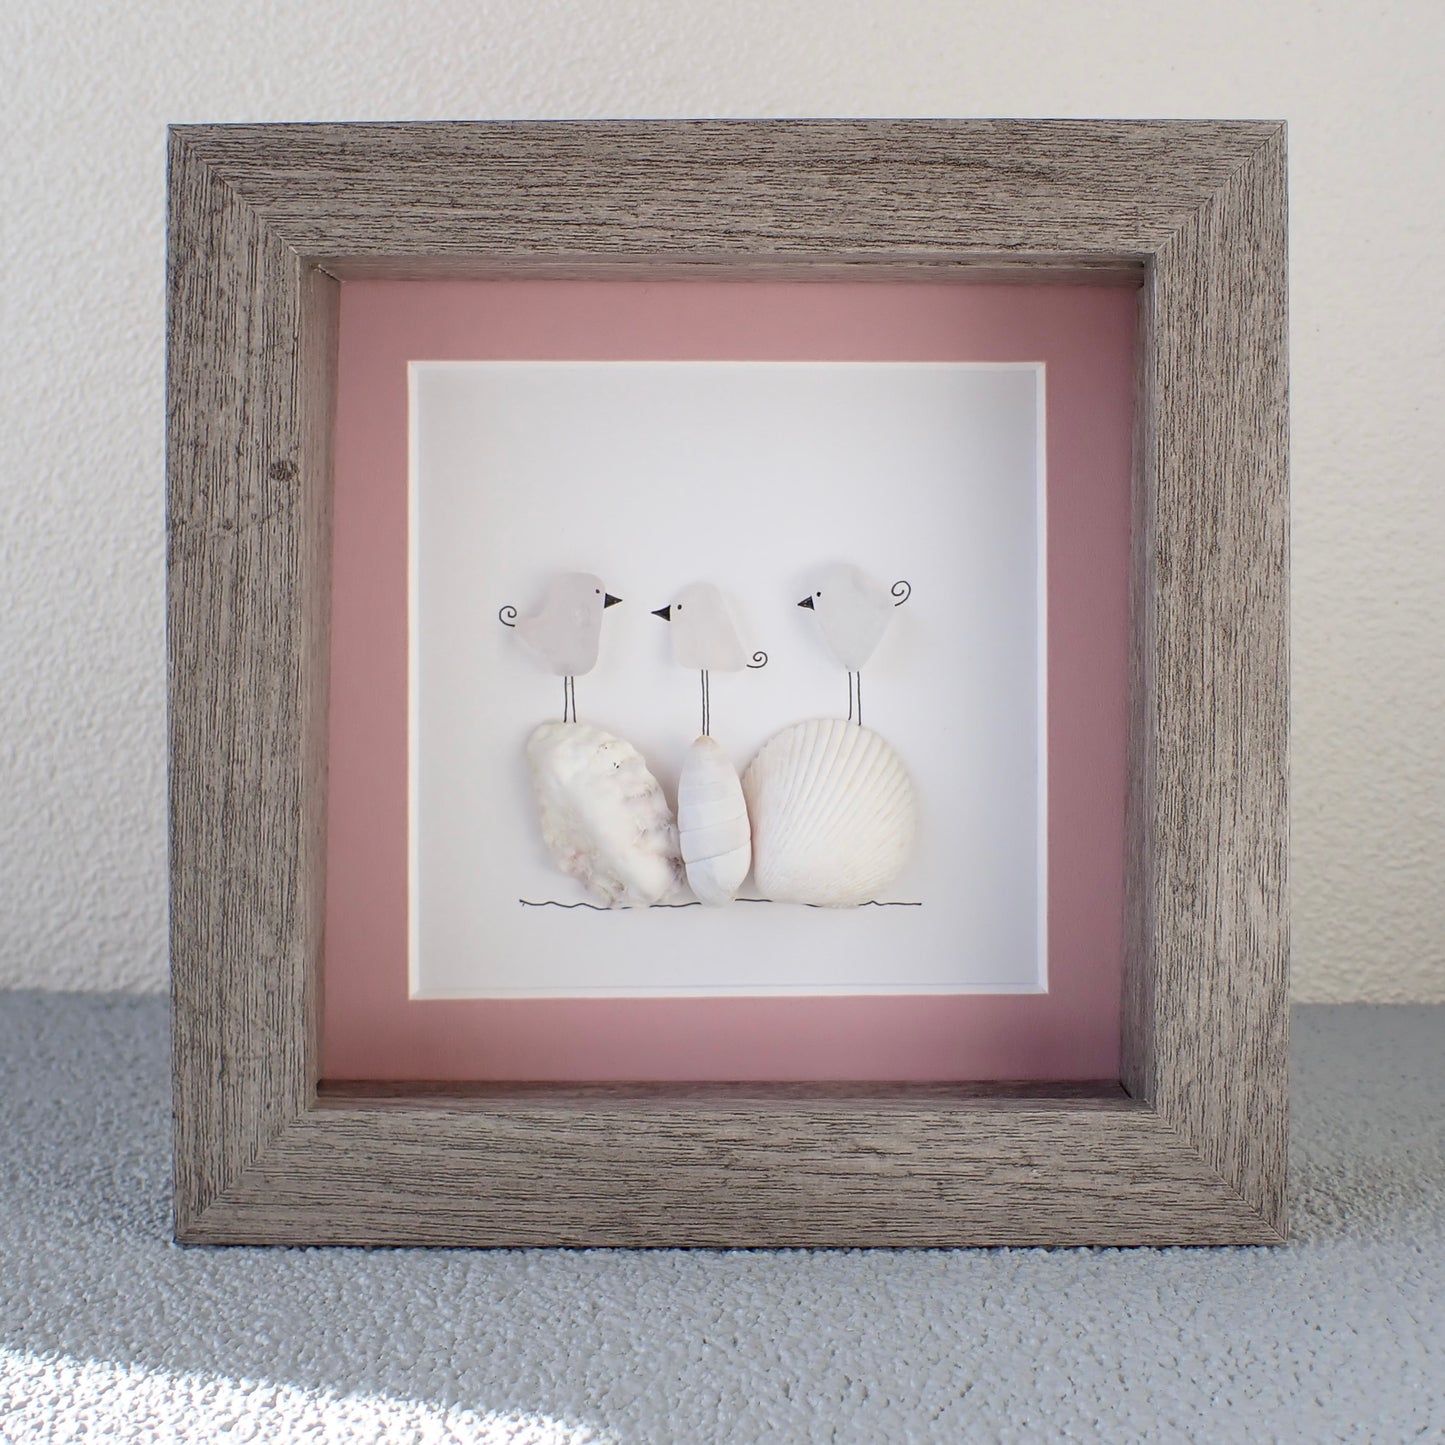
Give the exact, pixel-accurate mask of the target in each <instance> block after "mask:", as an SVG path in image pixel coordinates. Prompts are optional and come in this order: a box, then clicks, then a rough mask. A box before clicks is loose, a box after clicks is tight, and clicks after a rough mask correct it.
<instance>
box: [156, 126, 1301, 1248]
mask: <svg viewBox="0 0 1445 1445" xmlns="http://www.w3.org/2000/svg"><path fill="white" fill-rule="evenodd" d="M169 248H170V249H169V254H170V269H169V308H170V309H169V328H170V330H169V344H170V352H169V455H168V479H169V480H168V486H169V534H168V535H169V627H170V635H169V659H170V662H169V666H170V749H171V794H170V799H171V888H172V893H171V947H172V980H173V981H172V998H173V1027H174V1069H175V1230H176V1236H177V1238H178V1239H181V1240H183V1241H190V1242H197V1243H200V1242H226V1241H239V1242H287V1243H328V1242H329V1243H348V1244H370V1243H397V1244H400V1243H412V1244H446V1245H451V1244H487V1245H528V1244H536V1245H571V1244H579V1245H580V1244H610V1245H717V1246H754V1245H846V1246H855V1245H956V1244H1018V1245H1022V1244H1047V1243H1057V1244H1099V1245H1109V1244H1164V1243H1192V1244H1242V1243H1264V1242H1276V1241H1279V1240H1280V1239H1281V1238H1283V1235H1284V1230H1285V1198H1284V1185H1285V1108H1286V1104H1285V1044H1286V1036H1285V1034H1286V970H1287V954H1288V947H1287V919H1286V895H1285V861H1286V769H1287V706H1286V678H1287V643H1288V624H1287V595H1286V589H1287V570H1288V567H1287V558H1288V547H1287V509H1286V503H1287V494H1286V443H1287V426H1286V347H1285V145H1284V127H1283V125H1281V124H1278V123H1273V122H1195V121H1177V122H1176V121H1165V122H1071V121H856V122H855V121H808V122H790V121H741V122H665V123H654V122H623V123H603V124H593V123H531V122H528V123H502V124H498V123H485V124H483V123H477V124H440V125H346V126H340V125H306V126H191V127H183V128H178V129H175V130H173V131H172V133H171V141H170V234H169ZM644 273H645V274H655V275H656V274H665V275H717V274H720V273H721V274H726V275H728V276H734V277H737V276H748V275H755V274H771V275H777V274H782V275H787V276H795V277H803V276H823V275H827V276H836V275H847V274H856V275H859V276H864V277H867V278H870V279H873V278H878V277H887V276H896V277H899V278H900V279H907V278H909V277H912V276H919V275H924V276H928V277H930V278H935V279H937V278H945V277H958V278H960V279H966V278H969V277H997V276H1002V277H1016V278H1021V279H1024V280H1037V279H1041V278H1044V279H1050V278H1059V277H1071V276H1089V277H1095V278H1110V277H1118V278H1120V279H1122V280H1125V281H1128V282H1131V283H1133V284H1138V285H1139V286H1140V297H1141V302H1140V304H1141V311H1140V320H1141V326H1140V340H1139V354H1138V384H1137V398H1136V407H1137V411H1136V416H1137V426H1136V436H1137V440H1136V449H1135V450H1136V464H1135V509H1134V516H1135V522H1134V535H1135V546H1134V562H1133V568H1134V572H1133V579H1132V585H1133V599H1134V603H1133V623H1132V626H1133V639H1134V645H1133V669H1132V681H1131V689H1132V692H1131V742H1130V747H1131V768H1132V780H1133V782H1132V794H1131V798H1130V805H1129V825H1128V827H1129V880H1128V919H1127V959H1126V972H1127V981H1126V988H1125V999H1124V1025H1125V1028H1124V1034H1125V1045H1124V1057H1123V1059H1122V1061H1121V1070H1120V1080H1119V1082H1117V1083H1116V1082H1113V1081H1105V1082H1104V1083H1101V1084H1100V1085H1099V1086H1098V1087H1097V1088H1092V1089H1088V1088H1085V1089H1079V1088H1052V1089H1051V1088H1047V1087H1042V1086H1020V1087H1017V1088H1010V1087H1006V1086H1005V1087H999V1086H994V1087H985V1088H968V1087H957V1088H951V1087H940V1086H930V1087H923V1088H910V1087H904V1086H898V1085H888V1086H869V1085H857V1086H846V1087H840V1086H827V1087H824V1086H818V1087H801V1086H779V1087H770V1086H762V1085H738V1086H717V1087H705V1088H699V1087H682V1086H679V1087H676V1088H658V1087H647V1088H643V1087H636V1088H631V1087H625V1086H607V1087H596V1088H581V1087H575V1086H559V1087H548V1086H541V1085H539V1086H533V1087H527V1088H475V1089H453V1090H451V1091H450V1092H446V1091H442V1090H432V1091H429V1092H426V1091H413V1092H410V1093H408V1092H407V1091H404V1090H403V1091H397V1090H396V1089H394V1088H381V1087H378V1088H376V1089H374V1090H368V1089H365V1088H361V1089H357V1088H354V1087H353V1088H349V1089H347V1090H345V1091H344V1092H343V1091H334V1092H333V1091H326V1090H318V1079H317V1058H318V1051H317V1019H318V1015H319V1010H320V1006H321V999H320V987H319V963H320V957H321V949H322V917H323V912H322V890H323V867H322V863H323V850H324V848H325V819H324V799H325V776H326V756H325V751H326V750H325V736H326V732H325V729H326V687H327V627H328V607H329V585H328V565H329V564H328V553H329V545H330V536H329V517H330V513H329V505H330V501H329V499H330V489H331V469H330V454H331V428H332V399H333V387H334V371H335V346H336V314H337V296H338V290H339V286H340V282H341V281H342V280H344V279H346V278H348V277H354V276H369V275H391V276H414V277H424V276H434V275H442V274H445V275H467V276H477V275H518V274H527V275H538V274H547V275H582V276H599V275H623V276H636V275H638V274H644Z"/></svg>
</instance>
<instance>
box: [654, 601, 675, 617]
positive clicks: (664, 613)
mask: <svg viewBox="0 0 1445 1445" xmlns="http://www.w3.org/2000/svg"><path fill="white" fill-rule="evenodd" d="M652 615H653V616H654V617H660V618H662V620H663V621H664V622H671V621H672V604H671V603H670V602H669V603H668V604H667V606H666V607H659V608H658V609H657V611H656V612H654V613H653V614H652Z"/></svg>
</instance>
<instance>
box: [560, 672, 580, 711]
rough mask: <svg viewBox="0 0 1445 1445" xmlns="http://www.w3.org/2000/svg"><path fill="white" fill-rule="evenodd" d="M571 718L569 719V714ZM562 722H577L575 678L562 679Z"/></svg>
mask: <svg viewBox="0 0 1445 1445" xmlns="http://www.w3.org/2000/svg"><path fill="white" fill-rule="evenodd" d="M569 712H570V713H571V717H568V715H567V714H568V713H569ZM562 721H563V722H576V721H577V679H576V678H575V677H564V678H563V679H562Z"/></svg>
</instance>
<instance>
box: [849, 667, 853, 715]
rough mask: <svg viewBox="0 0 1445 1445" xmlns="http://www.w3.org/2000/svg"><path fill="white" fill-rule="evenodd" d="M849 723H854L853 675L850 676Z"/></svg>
mask: <svg viewBox="0 0 1445 1445" xmlns="http://www.w3.org/2000/svg"><path fill="white" fill-rule="evenodd" d="M848 721H849V722H852V721H853V674H852V673H851V672H850V673H849V674H848Z"/></svg>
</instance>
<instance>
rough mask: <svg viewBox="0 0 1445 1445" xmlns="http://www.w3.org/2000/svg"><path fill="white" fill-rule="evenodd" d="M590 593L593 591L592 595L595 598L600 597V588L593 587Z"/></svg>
mask: <svg viewBox="0 0 1445 1445" xmlns="http://www.w3.org/2000/svg"><path fill="white" fill-rule="evenodd" d="M592 591H593V594H594V595H595V596H597V597H600V596H602V589H601V588H600V587H594V588H593V589H592Z"/></svg>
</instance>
